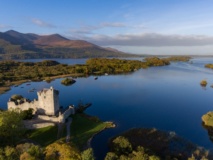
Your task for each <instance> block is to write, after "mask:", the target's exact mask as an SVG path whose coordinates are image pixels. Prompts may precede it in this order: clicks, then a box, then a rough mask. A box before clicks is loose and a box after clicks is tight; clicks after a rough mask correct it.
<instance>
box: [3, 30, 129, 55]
mask: <svg viewBox="0 0 213 160" xmlns="http://www.w3.org/2000/svg"><path fill="white" fill-rule="evenodd" d="M128 56H133V55H130V54H126V53H123V52H120V51H118V50H115V49H111V48H110V49H109V48H103V47H100V46H97V45H95V44H92V43H89V42H87V41H83V40H69V39H67V38H65V37H63V36H61V35H59V34H52V35H37V34H33V33H27V34H24V33H19V32H17V31H14V30H9V31H7V32H0V59H28V58H93V57H128Z"/></svg>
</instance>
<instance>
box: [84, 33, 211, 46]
mask: <svg viewBox="0 0 213 160" xmlns="http://www.w3.org/2000/svg"><path fill="white" fill-rule="evenodd" d="M84 38H85V39H86V40H88V41H90V42H93V43H95V44H98V45H102V46H109V45H118V46H146V47H163V46H205V45H213V37H211V36H203V35H185V36H184V35H164V34H158V33H144V34H138V35H136V34H119V35H115V36H106V35H93V36H91V37H84Z"/></svg>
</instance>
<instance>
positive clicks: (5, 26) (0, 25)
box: [0, 24, 12, 29]
mask: <svg viewBox="0 0 213 160" xmlns="http://www.w3.org/2000/svg"><path fill="white" fill-rule="evenodd" d="M7 28H12V27H11V26H9V25H4V24H0V29H7Z"/></svg>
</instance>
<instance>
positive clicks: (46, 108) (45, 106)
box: [37, 87, 59, 115]
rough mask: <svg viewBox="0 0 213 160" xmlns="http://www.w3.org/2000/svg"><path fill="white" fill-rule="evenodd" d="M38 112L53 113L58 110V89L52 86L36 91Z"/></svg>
mask: <svg viewBox="0 0 213 160" xmlns="http://www.w3.org/2000/svg"><path fill="white" fill-rule="evenodd" d="M37 95H38V106H39V107H38V109H37V111H38V112H39V113H43V114H46V115H55V114H56V113H57V112H58V111H59V96H58V95H59V91H58V90H55V89H54V88H53V87H50V89H43V90H41V91H39V92H37Z"/></svg>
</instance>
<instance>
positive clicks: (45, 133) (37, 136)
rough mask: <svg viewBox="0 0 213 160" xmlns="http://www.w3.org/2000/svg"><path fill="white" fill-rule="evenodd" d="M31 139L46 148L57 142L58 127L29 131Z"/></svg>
mask: <svg viewBox="0 0 213 160" xmlns="http://www.w3.org/2000/svg"><path fill="white" fill-rule="evenodd" d="M28 134H29V137H28V138H29V139H32V140H33V141H35V142H37V143H39V144H40V145H41V146H43V147H45V146H47V145H49V144H51V143H53V142H55V141H56V140H57V134H58V127H57V126H49V127H45V128H40V129H35V130H31V131H29V133H28Z"/></svg>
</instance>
